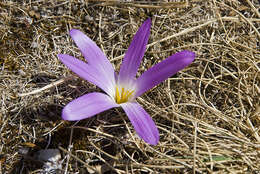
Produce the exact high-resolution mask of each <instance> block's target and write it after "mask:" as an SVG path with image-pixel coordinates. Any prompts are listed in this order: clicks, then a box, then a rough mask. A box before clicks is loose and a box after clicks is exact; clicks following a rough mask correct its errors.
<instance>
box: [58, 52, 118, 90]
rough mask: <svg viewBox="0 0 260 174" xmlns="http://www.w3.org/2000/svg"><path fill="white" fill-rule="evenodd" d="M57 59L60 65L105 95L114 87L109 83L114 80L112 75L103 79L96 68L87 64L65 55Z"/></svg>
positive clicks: (60, 55)
mask: <svg viewBox="0 0 260 174" xmlns="http://www.w3.org/2000/svg"><path fill="white" fill-rule="evenodd" d="M58 57H59V59H60V60H61V61H62V63H64V64H65V65H66V66H67V67H68V68H69V69H71V70H72V71H73V72H74V73H76V74H78V75H79V76H80V77H82V78H83V79H85V80H87V81H89V82H91V83H93V84H95V85H97V86H98V87H100V88H101V89H103V90H104V91H105V92H106V93H110V92H112V90H114V85H113V84H111V83H110V82H111V81H112V80H115V77H114V75H113V76H109V77H105V76H103V75H102V74H101V73H100V72H99V71H98V70H97V69H96V68H93V67H92V66H90V65H88V64H87V63H85V62H83V61H81V60H79V59H76V58H75V57H72V56H70V55H67V54H59V55H58Z"/></svg>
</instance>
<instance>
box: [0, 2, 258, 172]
mask: <svg viewBox="0 0 260 174" xmlns="http://www.w3.org/2000/svg"><path fill="white" fill-rule="evenodd" d="M83 2H84V1H64V0H57V1H47V0H42V1H35V2H34V1H26V0H22V1H13V0H4V1H1V2H0V19H1V20H0V38H1V39H0V45H1V47H0V65H1V73H0V80H1V83H0V92H1V97H2V98H1V113H0V134H1V135H0V137H1V138H0V140H1V141H0V173H41V172H43V170H44V169H43V168H42V167H41V166H42V165H41V164H36V163H37V162H36V161H35V159H34V157H33V156H34V154H35V152H37V151H38V150H40V149H47V148H56V149H59V150H60V152H61V154H62V158H63V161H62V168H61V169H59V170H58V171H56V172H57V173H77V172H78V173H88V172H89V173H93V172H94V171H96V172H97V173H257V172H260V152H259V149H260V134H259V127H260V102H259V96H260V87H259V83H260V75H259V74H260V73H259V72H260V49H259V48H260V41H259V39H260V34H259V32H260V31H259V28H260V12H259V10H258V9H259V8H260V5H259V2H258V1H257V0H246V1H238V0H233V1H229V0H223V1H219V0H209V1H202V0H191V1H185V2H182V1H181V2H167V1H163V2H156V1H137V2H134V1H122V2H120V1H89V2H85V3H83ZM148 17H151V19H152V29H151V37H150V39H149V45H148V49H147V52H146V54H145V57H144V60H143V63H142V66H141V68H140V71H139V72H140V73H142V72H143V71H145V70H146V69H148V68H149V67H151V66H153V65H154V64H156V63H158V62H160V61H161V60H163V59H165V58H167V56H170V55H171V54H173V53H175V52H177V51H181V50H184V49H188V50H191V51H195V52H196V54H197V58H196V60H195V62H194V63H192V65H191V66H189V67H187V68H185V69H184V70H183V71H181V72H179V73H177V74H176V75H174V76H173V77H171V78H169V79H168V80H167V81H165V82H164V83H163V84H161V85H159V86H157V87H156V88H154V89H153V90H151V91H149V92H147V93H146V94H145V95H143V96H142V97H140V98H138V102H140V103H141V104H142V106H144V107H145V109H146V110H147V111H148V113H150V114H151V116H152V118H153V120H154V121H155V122H156V124H157V125H158V128H159V131H160V142H159V144H158V145H157V146H149V145H147V144H145V143H144V142H143V141H141V140H140V139H139V138H138V137H137V136H136V133H135V131H134V129H133V127H132V125H131V124H130V122H129V120H128V119H127V117H126V115H125V114H124V112H122V110H120V109H113V110H109V111H106V112H103V113H101V114H99V115H97V116H95V117H93V118H90V119H86V120H82V121H80V122H67V121H63V120H61V110H62V108H63V106H64V105H66V104H67V103H68V102H70V101H71V100H72V99H74V98H76V97H79V96H81V95H83V94H86V93H89V92H92V91H97V90H99V89H97V88H96V86H94V85H92V84H90V83H88V82H86V81H84V80H82V79H80V78H78V77H76V76H74V75H73V73H72V72H70V71H69V70H68V69H67V68H65V66H64V65H63V64H62V63H61V62H60V61H59V60H58V58H57V56H56V55H57V54H58V53H62V54H71V55H74V56H76V57H79V58H82V59H83V57H82V55H81V53H80V51H79V50H78V48H77V47H76V46H75V44H74V43H73V42H72V40H71V38H70V36H69V34H68V31H69V30H70V29H72V28H76V29H80V30H81V31H83V32H84V33H86V34H87V35H88V36H89V37H90V38H92V39H93V40H94V41H95V42H96V43H97V44H98V45H99V46H100V47H101V48H102V50H103V51H104V52H105V53H106V55H107V56H108V58H109V59H110V61H111V62H112V63H113V64H114V65H115V68H116V70H119V67H120V63H121V59H122V58H123V54H124V53H125V50H126V49H127V48H128V46H129V44H130V41H131V38H132V37H133V35H134V33H135V32H136V31H137V29H138V27H139V26H140V25H141V23H142V22H143V21H144V20H145V19H147V18H148ZM38 162H39V161H38Z"/></svg>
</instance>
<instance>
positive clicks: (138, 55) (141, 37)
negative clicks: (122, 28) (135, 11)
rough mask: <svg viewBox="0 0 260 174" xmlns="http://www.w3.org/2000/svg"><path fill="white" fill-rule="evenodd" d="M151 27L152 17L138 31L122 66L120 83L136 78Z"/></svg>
mask: <svg viewBox="0 0 260 174" xmlns="http://www.w3.org/2000/svg"><path fill="white" fill-rule="evenodd" d="M150 27H151V19H147V20H146V21H145V22H144V23H143V24H142V26H141V27H140V28H139V29H138V31H137V32H136V34H135V36H134V38H133V40H132V42H131V44H130V46H129V48H128V50H127V52H126V54H125V57H124V59H123V62H122V64H121V66H120V72H119V80H120V83H127V82H129V80H131V79H135V76H136V73H137V70H138V68H139V65H140V62H141V60H142V58H143V56H144V52H145V49H146V45H147V42H148V39H149V35H150Z"/></svg>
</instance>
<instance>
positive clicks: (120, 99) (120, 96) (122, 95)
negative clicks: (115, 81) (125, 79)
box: [115, 86, 134, 104]
mask: <svg viewBox="0 0 260 174" xmlns="http://www.w3.org/2000/svg"><path fill="white" fill-rule="evenodd" d="M133 93H134V90H132V91H131V90H127V89H125V88H121V92H119V89H118V87H117V86H116V94H115V101H116V103H118V104H120V103H125V102H127V101H128V100H129V98H130V97H131V95H132V94H133Z"/></svg>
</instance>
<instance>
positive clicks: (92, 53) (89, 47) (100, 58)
mask: <svg viewBox="0 0 260 174" xmlns="http://www.w3.org/2000/svg"><path fill="white" fill-rule="evenodd" d="M70 36H71V37H72V39H73V40H74V42H75V43H76V45H77V46H78V48H79V49H80V51H81V53H82V54H83V56H84V57H85V59H86V60H87V63H88V64H89V65H91V66H93V67H96V69H97V70H98V71H100V73H101V74H102V75H103V76H104V77H108V76H112V75H114V68H113V66H112V64H111V63H110V62H109V60H108V59H107V57H106V56H105V54H104V53H103V52H102V50H101V49H100V48H99V47H98V46H97V45H96V43H95V42H94V41H92V40H91V39H90V38H89V37H88V36H86V35H85V34H84V33H82V32H81V31H79V30H76V29H72V30H70ZM113 83H114V84H115V82H113Z"/></svg>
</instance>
